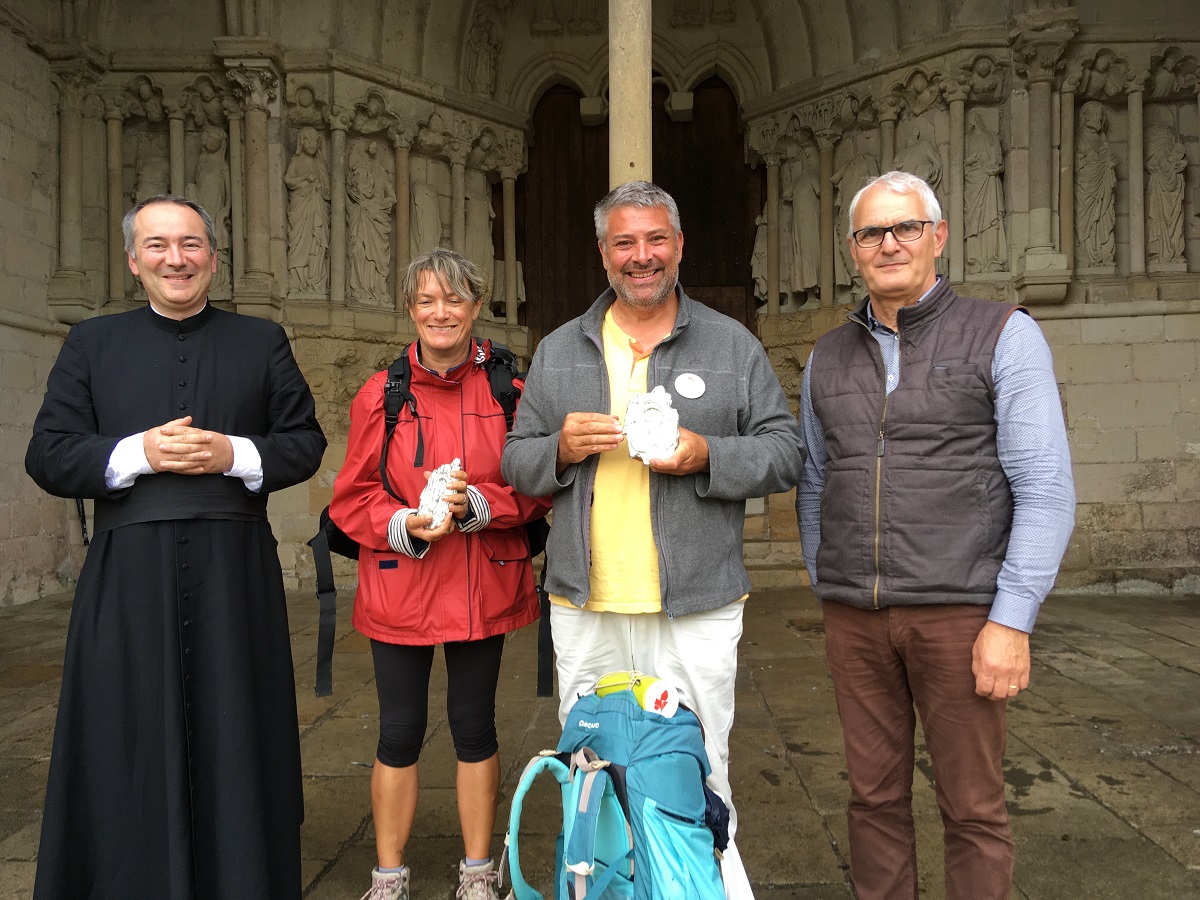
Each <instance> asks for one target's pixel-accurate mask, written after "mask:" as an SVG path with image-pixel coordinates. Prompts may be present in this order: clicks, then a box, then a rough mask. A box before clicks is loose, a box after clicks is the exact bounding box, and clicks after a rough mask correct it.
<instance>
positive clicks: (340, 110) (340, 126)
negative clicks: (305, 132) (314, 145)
mask: <svg viewBox="0 0 1200 900" xmlns="http://www.w3.org/2000/svg"><path fill="white" fill-rule="evenodd" d="M353 118H354V114H353V113H352V112H351V111H350V110H348V109H346V108H345V107H343V106H337V105H334V106H331V107H330V108H329V127H330V129H332V130H333V131H343V132H345V131H349V130H350V122H351V120H352V119H353Z"/></svg>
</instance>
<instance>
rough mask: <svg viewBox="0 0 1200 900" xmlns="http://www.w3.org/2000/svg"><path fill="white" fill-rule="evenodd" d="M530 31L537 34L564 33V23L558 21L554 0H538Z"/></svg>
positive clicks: (534, 8)
mask: <svg viewBox="0 0 1200 900" xmlns="http://www.w3.org/2000/svg"><path fill="white" fill-rule="evenodd" d="M529 33H530V34H532V35H535V36H545V35H555V34H561V33H562V23H560V22H559V21H558V14H557V13H556V12H555V11H554V0H536V2H535V3H534V7H533V21H532V22H530V24H529Z"/></svg>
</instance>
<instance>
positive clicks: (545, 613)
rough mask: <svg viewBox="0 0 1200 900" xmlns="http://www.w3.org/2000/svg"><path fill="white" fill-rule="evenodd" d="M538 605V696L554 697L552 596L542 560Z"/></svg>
mask: <svg viewBox="0 0 1200 900" xmlns="http://www.w3.org/2000/svg"><path fill="white" fill-rule="evenodd" d="M537 594H538V605H539V606H540V607H541V610H542V616H541V618H540V619H538V647H537V695H538V696H539V697H553V696H554V636H553V634H551V632H550V594H549V592H548V591H547V590H546V561H545V560H542V574H541V577H539V578H538V583H537Z"/></svg>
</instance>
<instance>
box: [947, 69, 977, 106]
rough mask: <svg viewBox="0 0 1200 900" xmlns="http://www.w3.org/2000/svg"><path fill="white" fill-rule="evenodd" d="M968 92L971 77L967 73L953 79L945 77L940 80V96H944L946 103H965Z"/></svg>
mask: <svg viewBox="0 0 1200 900" xmlns="http://www.w3.org/2000/svg"><path fill="white" fill-rule="evenodd" d="M970 94H971V79H970V77H969V76H967V75H960V76H959V77H958V78H956V79H954V80H949V79H947V80H945V81H943V82H942V96H943V97H945V98H946V102H947V103H955V102H957V103H965V102H966V100H967V97H968V96H970Z"/></svg>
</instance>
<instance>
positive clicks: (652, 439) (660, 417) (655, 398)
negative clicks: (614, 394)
mask: <svg viewBox="0 0 1200 900" xmlns="http://www.w3.org/2000/svg"><path fill="white" fill-rule="evenodd" d="M625 441H626V443H627V444H628V445H629V458H630V459H640V460H641V461H642V462H643V463H645V464H646V465H650V460H652V459H666V458H667V457H669V456H670V455H671V454H672V453H674V452H675V448H676V447H678V446H679V412H678V411H677V410H676V409H675V407H674V406H673V405H672V403H671V395H670V394H668V393H667V392H666V389H665V388H663V386H662V385H661V384H660V385H656V386H655V388H654V390H652V391H649V392H647V393H645V394H633V395H632V396H631V397H630V398H629V405H628V406H626V407H625Z"/></svg>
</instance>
